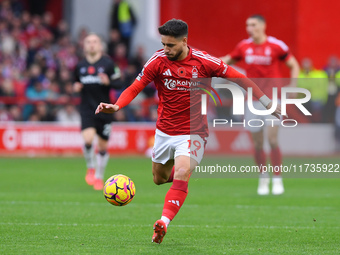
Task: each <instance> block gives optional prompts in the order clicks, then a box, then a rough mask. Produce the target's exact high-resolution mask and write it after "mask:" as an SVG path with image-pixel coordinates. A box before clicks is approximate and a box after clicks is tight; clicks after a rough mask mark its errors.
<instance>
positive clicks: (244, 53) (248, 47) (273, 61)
mask: <svg viewBox="0 0 340 255" xmlns="http://www.w3.org/2000/svg"><path fill="white" fill-rule="evenodd" d="M229 55H230V56H231V58H232V59H234V60H236V61H244V63H245V65H244V66H242V67H244V69H245V71H246V75H247V77H249V78H282V72H281V70H280V69H281V63H280V62H282V61H287V60H288V59H289V58H290V57H291V53H290V51H289V48H288V46H287V45H286V44H285V43H284V42H283V41H281V40H278V39H276V38H275V37H272V36H268V37H267V40H266V41H265V42H264V43H262V44H255V43H254V41H253V39H252V38H249V39H245V40H242V41H241V42H240V43H239V44H238V45H237V46H236V48H235V49H234V50H233V51H232V52H231V53H230V54H229ZM256 84H257V85H258V86H259V88H260V89H261V90H262V91H263V92H264V93H265V94H266V95H267V96H268V97H270V98H271V97H272V88H273V86H278V82H273V80H272V79H261V80H259V79H256Z"/></svg>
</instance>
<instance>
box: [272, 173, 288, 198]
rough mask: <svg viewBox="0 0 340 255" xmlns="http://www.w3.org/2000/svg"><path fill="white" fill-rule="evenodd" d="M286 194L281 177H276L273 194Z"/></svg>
mask: <svg viewBox="0 0 340 255" xmlns="http://www.w3.org/2000/svg"><path fill="white" fill-rule="evenodd" d="M284 192H285V189H284V187H283V181H282V177H281V176H274V177H273V180H272V194H273V195H282V194H283V193H284Z"/></svg>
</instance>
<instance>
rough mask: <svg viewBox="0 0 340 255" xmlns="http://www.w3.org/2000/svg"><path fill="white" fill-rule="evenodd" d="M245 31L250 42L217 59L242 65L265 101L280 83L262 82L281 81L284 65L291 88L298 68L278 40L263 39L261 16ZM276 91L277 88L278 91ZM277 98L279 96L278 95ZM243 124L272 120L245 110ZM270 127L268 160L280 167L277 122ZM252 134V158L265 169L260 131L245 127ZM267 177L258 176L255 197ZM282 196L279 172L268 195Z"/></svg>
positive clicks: (264, 186) (266, 185) (265, 190)
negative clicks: (262, 93) (264, 95)
mask: <svg viewBox="0 0 340 255" xmlns="http://www.w3.org/2000/svg"><path fill="white" fill-rule="evenodd" d="M246 30H247V33H248V34H249V36H250V38H248V39H245V40H243V41H241V42H240V43H239V44H238V45H237V46H236V48H235V49H234V50H233V51H232V52H231V53H229V54H228V55H226V56H224V57H222V58H221V59H222V60H223V62H225V63H226V64H228V65H231V64H234V63H236V62H238V61H244V62H245V71H246V75H247V77H249V78H250V79H251V78H262V79H256V84H257V85H258V86H259V87H260V89H261V90H262V91H263V92H264V93H265V94H266V95H267V96H268V97H269V98H271V97H272V89H273V87H277V86H278V83H280V81H275V82H274V79H264V78H280V77H282V74H281V70H280V64H281V62H284V63H285V64H286V65H287V66H288V68H289V69H290V77H291V83H290V86H295V79H296V78H298V75H299V64H298V62H297V61H296V59H295V57H294V56H293V55H292V54H291V53H290V51H289V48H288V46H287V45H286V44H285V43H284V42H283V41H281V40H278V39H276V38H274V37H272V36H267V35H266V33H265V30H266V21H265V19H264V17H263V16H261V15H252V16H250V17H249V18H248V19H247V21H246ZM278 90H279V88H278ZM279 96H280V94H279ZM254 107H255V108H256V109H259V110H260V109H264V108H263V106H262V104H261V103H260V102H256V101H255V102H254ZM244 117H245V120H246V122H247V121H248V120H250V119H262V120H263V121H264V120H265V119H271V118H273V116H271V115H269V116H257V115H254V114H252V113H251V112H250V111H249V109H248V107H246V112H245V116H244ZM264 123H267V124H270V125H272V124H271V123H272V122H271V121H269V122H268V121H264ZM273 123H274V126H273V127H272V126H269V125H268V129H267V131H268V132H267V135H268V141H269V144H270V147H271V152H270V159H271V163H272V165H273V166H280V165H281V164H282V156H281V151H280V148H279V144H278V130H279V125H280V122H278V121H277V122H273ZM247 129H248V130H249V131H250V132H251V134H252V139H253V142H254V147H255V150H254V157H255V162H256V163H257V164H258V166H264V165H266V155H265V152H264V150H263V142H264V141H263V140H264V134H263V127H258V128H254V127H247ZM269 183H270V179H269V175H268V173H261V174H260V178H259V186H258V189H257V193H258V194H259V195H268V194H269ZM282 193H284V187H283V182H282V177H281V173H280V172H275V173H274V178H273V182H272V194H273V195H280V194H282Z"/></svg>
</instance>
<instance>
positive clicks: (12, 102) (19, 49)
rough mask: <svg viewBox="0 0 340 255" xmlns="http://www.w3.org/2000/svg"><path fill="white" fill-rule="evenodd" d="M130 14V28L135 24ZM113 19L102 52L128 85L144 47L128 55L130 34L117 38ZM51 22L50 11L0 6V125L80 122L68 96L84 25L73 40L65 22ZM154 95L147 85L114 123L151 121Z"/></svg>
mask: <svg viewBox="0 0 340 255" xmlns="http://www.w3.org/2000/svg"><path fill="white" fill-rule="evenodd" d="M118 3H119V1H117V4H118ZM113 8H117V6H113ZM128 8H130V7H129V6H128ZM129 10H130V9H129ZM130 13H131V14H132V15H133V13H132V10H130ZM132 15H130V16H131V17H133V20H132V21H133V22H132V24H131V25H132V26H133V25H134V24H135V22H136V20H135V18H134V16H132ZM115 16H117V13H115V12H114V11H113V14H112V17H111V18H112V22H111V31H110V33H109V39H108V41H107V42H105V43H104V44H105V49H106V53H107V54H108V55H109V56H110V57H111V58H112V59H113V60H114V61H115V63H116V64H117V65H118V66H119V68H120V70H121V72H122V79H123V80H124V84H126V86H125V87H127V86H129V85H130V84H131V83H132V81H133V80H134V79H135V77H136V76H137V75H138V73H139V71H140V70H141V69H142V66H143V65H144V63H145V58H144V49H143V47H138V48H137V49H135V50H134V51H133V52H134V54H132V53H131V52H132V51H131V52H130V50H129V49H130V37H131V33H130V34H126V33H125V34H122V31H121V27H120V26H119V25H117V24H116V23H117V22H118V21H116V22H115V20H114V19H115ZM52 24H53V14H52V13H50V12H45V13H43V15H32V14H30V13H29V12H28V11H27V10H25V9H24V6H23V4H22V3H21V2H20V1H19V0H18V1H17V0H3V1H1V2H0V121H1V122H3V121H60V122H76V123H79V114H78V110H77V105H78V103H79V100H80V98H79V95H77V94H74V93H73V80H74V77H73V71H74V69H75V67H76V65H77V63H78V60H79V59H81V58H82V57H83V51H82V49H83V47H82V43H83V39H84V38H85V37H86V35H87V34H88V33H89V32H91V31H88V29H87V28H85V27H83V28H81V29H80V31H79V33H78V35H77V38H76V39H75V40H72V37H71V35H70V30H69V24H67V23H66V22H65V21H64V20H60V21H59V22H58V24H57V25H56V26H53V25H52ZM130 30H131V28H130ZM125 87H124V88H123V89H122V90H124V89H125ZM122 90H121V91H113V93H112V94H111V95H110V96H111V98H112V102H114V101H115V100H116V98H117V97H118V96H119V94H120V93H121V92H122ZM155 91H156V90H155V87H154V86H153V85H152V84H150V85H149V86H148V87H147V88H146V89H145V90H144V91H143V93H141V95H140V96H139V97H138V98H137V99H136V100H135V101H134V103H133V104H131V105H130V106H129V107H127V108H126V109H124V110H122V111H121V112H119V114H116V115H115V118H116V120H117V121H155V119H156V118H157V112H156V110H155V109H157V101H156V99H155V98H156V97H155ZM140 105H141V106H142V107H140Z"/></svg>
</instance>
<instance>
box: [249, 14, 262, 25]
mask: <svg viewBox="0 0 340 255" xmlns="http://www.w3.org/2000/svg"><path fill="white" fill-rule="evenodd" d="M248 19H258V20H259V21H262V22H263V23H266V19H265V18H264V17H263V16H262V15H260V14H253V15H250V16H249V18H248Z"/></svg>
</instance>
